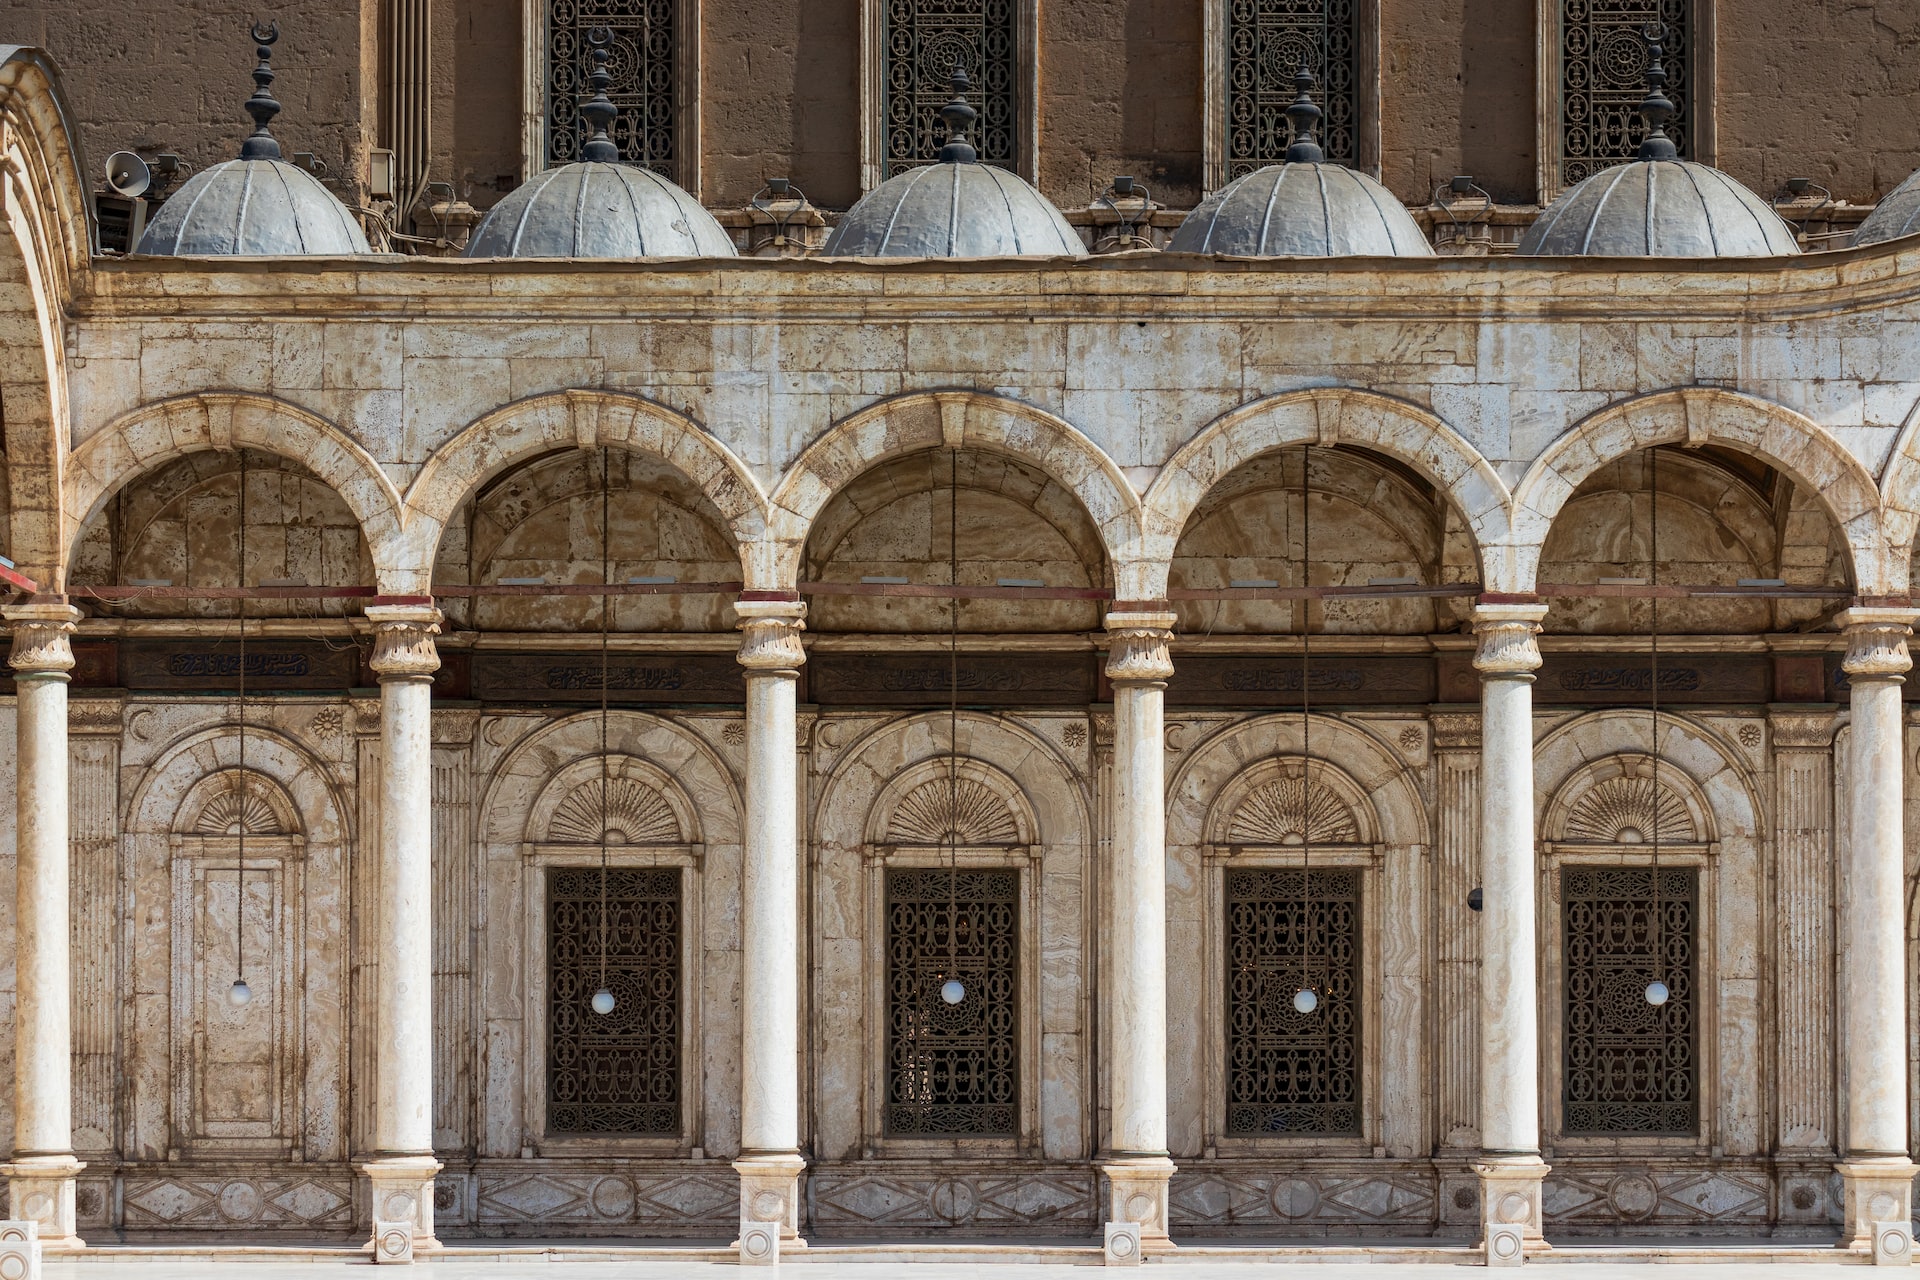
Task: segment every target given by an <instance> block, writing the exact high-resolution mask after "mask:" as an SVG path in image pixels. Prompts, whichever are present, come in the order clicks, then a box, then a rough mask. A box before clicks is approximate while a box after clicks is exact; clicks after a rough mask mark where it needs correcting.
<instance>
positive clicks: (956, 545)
mask: <svg viewBox="0 0 1920 1280" xmlns="http://www.w3.org/2000/svg"><path fill="white" fill-rule="evenodd" d="M947 587H948V590H949V592H950V594H949V595H948V597H947V977H948V979H949V980H952V979H957V978H958V977H959V974H958V972H957V970H958V968H959V965H960V921H959V916H960V594H959V587H960V450H958V449H949V450H948V451H947Z"/></svg>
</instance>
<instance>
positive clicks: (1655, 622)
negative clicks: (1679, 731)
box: [1647, 446, 1667, 980]
mask: <svg viewBox="0 0 1920 1280" xmlns="http://www.w3.org/2000/svg"><path fill="white" fill-rule="evenodd" d="M1647 454H1648V476H1647V487H1648V490H1649V494H1648V502H1647V505H1648V507H1649V508H1650V518H1649V524H1650V525H1651V532H1650V534H1649V542H1650V544H1651V545H1650V546H1649V547H1648V551H1647V582H1648V584H1649V585H1650V586H1654V587H1658V586H1659V585H1660V450H1659V448H1658V447H1657V446H1656V447H1654V448H1651V449H1648V450H1647ZM1647 608H1648V622H1647V647H1648V657H1649V662H1648V667H1649V671H1648V680H1649V684H1650V688H1649V690H1648V694H1649V706H1650V707H1651V709H1652V713H1653V717H1652V718H1653V744H1652V745H1653V752H1652V754H1653V947H1654V951H1653V976H1654V978H1655V979H1656V980H1664V978H1663V975H1664V973H1665V970H1666V961H1667V919H1666V911H1665V909H1664V905H1663V904H1662V902H1661V884H1660V593H1659V592H1658V591H1654V592H1651V593H1649V595H1648V598H1647Z"/></svg>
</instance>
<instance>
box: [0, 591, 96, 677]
mask: <svg viewBox="0 0 1920 1280" xmlns="http://www.w3.org/2000/svg"><path fill="white" fill-rule="evenodd" d="M0 617H4V618H5V619H6V622H7V626H8V627H9V628H10V629H11V630H12V632H13V648H12V650H11V651H10V652H9V653H8V654H7V665H8V666H10V667H12V668H13V669H14V670H15V671H17V672H19V673H20V674H21V675H36V674H37V675H65V674H66V673H67V672H69V671H71V670H73V642H72V638H71V637H72V636H73V629H74V626H75V625H76V624H77V623H78V622H79V621H80V611H79V610H78V609H76V608H74V607H73V606H72V605H69V604H67V603H66V602H65V601H64V600H61V601H55V602H48V603H33V602H30V603H27V604H10V605H5V606H0Z"/></svg>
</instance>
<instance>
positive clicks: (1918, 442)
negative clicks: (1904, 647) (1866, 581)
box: [1880, 401, 1920, 581]
mask: <svg viewBox="0 0 1920 1280" xmlns="http://www.w3.org/2000/svg"><path fill="white" fill-rule="evenodd" d="M1880 502H1881V511H1882V519H1883V520H1884V521H1885V522H1886V531H1887V546H1888V550H1889V551H1890V552H1892V554H1893V555H1894V556H1896V557H1898V558H1899V559H1900V560H1901V562H1902V564H1901V565H1900V569H1901V572H1902V573H1903V574H1907V573H1911V572H1912V563H1913V539H1914V536H1915V535H1916V534H1920V401H1915V402H1914V406H1913V408H1912V410H1911V411H1910V412H1909V413H1908V414H1907V420H1906V422H1905V423H1904V424H1903V425H1902V426H1901V428H1900V436H1899V438H1898V439H1897V440H1895V441H1894V443H1893V452H1892V453H1890V454H1888V455H1887V463H1886V465H1885V466H1884V467H1882V468H1881V469H1880ZM1902 580H1903V581H1904V578H1903V579H1902Z"/></svg>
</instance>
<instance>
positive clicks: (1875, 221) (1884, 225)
mask: <svg viewBox="0 0 1920 1280" xmlns="http://www.w3.org/2000/svg"><path fill="white" fill-rule="evenodd" d="M1915 232H1920V172H1916V173H1913V174H1910V175H1909V176H1908V178H1907V180H1906V181H1905V182H1903V183H1901V184H1900V185H1899V186H1897V187H1895V188H1894V189H1893V190H1892V192H1890V193H1889V194H1888V196H1887V198H1886V199H1885V200H1882V201H1881V202H1880V203H1879V204H1877V205H1875V206H1874V207H1873V212H1872V213H1870V214H1868V215H1867V216H1866V219H1865V220H1864V221H1862V222H1861V224H1860V225H1859V226H1858V227H1856V228H1855V229H1854V232H1853V240H1852V242H1851V243H1852V244H1854V245H1856V246H1858V245H1863V244H1879V243H1880V242H1881V241H1882V240H1898V239H1899V238H1900V237H1901V236H1910V235H1913V234H1914V233H1915Z"/></svg>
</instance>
